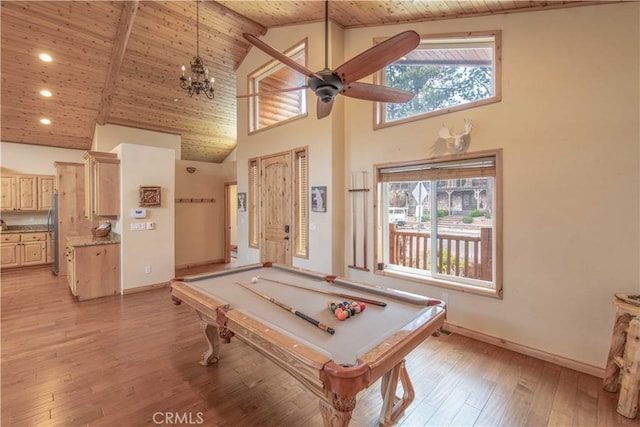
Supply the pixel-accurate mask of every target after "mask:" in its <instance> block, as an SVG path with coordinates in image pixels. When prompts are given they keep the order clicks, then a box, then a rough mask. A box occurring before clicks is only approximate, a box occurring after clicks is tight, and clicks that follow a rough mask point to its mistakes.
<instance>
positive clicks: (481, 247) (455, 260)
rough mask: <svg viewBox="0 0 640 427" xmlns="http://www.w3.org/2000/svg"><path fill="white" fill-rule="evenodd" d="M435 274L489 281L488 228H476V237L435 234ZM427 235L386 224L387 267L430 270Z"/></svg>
mask: <svg viewBox="0 0 640 427" xmlns="http://www.w3.org/2000/svg"><path fill="white" fill-rule="evenodd" d="M437 239H438V248H439V249H438V256H437V272H438V273H440V274H449V275H454V276H460V277H470V278H474V279H480V280H492V278H491V275H492V268H491V264H492V259H491V258H492V252H491V247H492V242H491V239H492V233H491V227H483V228H481V229H480V236H465V235H459V234H442V233H439V234H438V236H437ZM430 240H431V233H430V232H428V231H420V230H418V231H415V230H399V229H397V227H396V225H395V224H389V262H390V264H395V265H401V266H405V267H412V268H417V269H422V270H431V269H432V268H431V242H430Z"/></svg>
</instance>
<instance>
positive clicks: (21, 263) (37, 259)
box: [0, 231, 51, 269]
mask: <svg viewBox="0 0 640 427" xmlns="http://www.w3.org/2000/svg"><path fill="white" fill-rule="evenodd" d="M0 236H1V242H0V268H3V269H4V268H13V267H27V266H32V265H43V264H47V263H50V262H51V261H49V259H48V258H49V256H48V253H47V246H48V245H50V240H49V233H47V232H46V231H40V232H26V233H2V234H1V235H0Z"/></svg>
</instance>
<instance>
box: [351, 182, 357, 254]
mask: <svg viewBox="0 0 640 427" xmlns="http://www.w3.org/2000/svg"><path fill="white" fill-rule="evenodd" d="M351 188H352V189H353V190H354V191H353V192H351V197H352V198H351V218H352V220H351V227H352V228H353V265H357V261H356V236H357V231H356V227H357V222H356V221H357V220H356V209H357V206H356V193H355V189H356V176H355V175H354V174H351Z"/></svg>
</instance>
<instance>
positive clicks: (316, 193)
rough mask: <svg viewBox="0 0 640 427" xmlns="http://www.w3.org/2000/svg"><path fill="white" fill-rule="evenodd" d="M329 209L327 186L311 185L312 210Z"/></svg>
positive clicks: (324, 210)
mask: <svg viewBox="0 0 640 427" xmlns="http://www.w3.org/2000/svg"><path fill="white" fill-rule="evenodd" d="M326 211H327V187H326V186H321V187H311V212H326Z"/></svg>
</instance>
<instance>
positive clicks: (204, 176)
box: [175, 160, 236, 268]
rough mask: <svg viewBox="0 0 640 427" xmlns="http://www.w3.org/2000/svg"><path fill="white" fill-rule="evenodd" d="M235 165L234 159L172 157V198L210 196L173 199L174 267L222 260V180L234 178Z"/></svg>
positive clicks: (233, 179) (227, 180)
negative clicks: (174, 159) (208, 160)
mask: <svg viewBox="0 0 640 427" xmlns="http://www.w3.org/2000/svg"><path fill="white" fill-rule="evenodd" d="M187 167H195V168H196V171H195V172H194V173H188V172H187V170H186V168H187ZM235 168H236V163H235V162H225V163H206V162H195V161H190V160H178V161H176V176H175V181H176V196H175V198H176V199H213V200H214V201H213V202H209V201H207V202H204V203H200V202H195V203H190V202H186V201H184V202H179V201H178V202H176V206H175V222H176V228H175V241H176V260H175V264H176V267H178V268H181V267H187V266H190V265H202V264H209V263H212V262H223V261H224V226H225V222H224V214H225V212H224V209H225V206H224V183H225V182H233V181H235V179H236V178H235V175H236V173H235V172H236V171H235ZM234 220H235V218H234Z"/></svg>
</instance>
